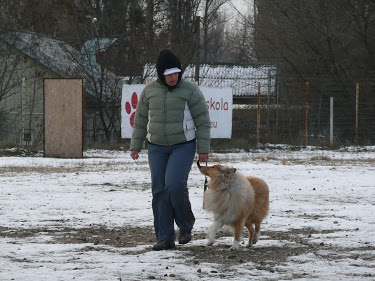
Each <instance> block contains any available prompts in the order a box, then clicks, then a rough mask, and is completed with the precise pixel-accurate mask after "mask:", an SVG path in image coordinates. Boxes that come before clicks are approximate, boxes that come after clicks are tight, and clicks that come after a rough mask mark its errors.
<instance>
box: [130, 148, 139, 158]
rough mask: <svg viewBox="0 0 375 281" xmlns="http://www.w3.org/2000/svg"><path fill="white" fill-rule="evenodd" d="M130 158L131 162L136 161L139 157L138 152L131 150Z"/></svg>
mask: <svg viewBox="0 0 375 281" xmlns="http://www.w3.org/2000/svg"><path fill="white" fill-rule="evenodd" d="M130 157H131V158H132V159H133V160H136V159H138V157H139V155H138V151H136V150H132V151H131V152H130Z"/></svg>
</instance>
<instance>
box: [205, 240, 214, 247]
mask: <svg viewBox="0 0 375 281" xmlns="http://www.w3.org/2000/svg"><path fill="white" fill-rule="evenodd" d="M214 243H215V239H208V242H207V245H208V246H212V245H213V244H214Z"/></svg>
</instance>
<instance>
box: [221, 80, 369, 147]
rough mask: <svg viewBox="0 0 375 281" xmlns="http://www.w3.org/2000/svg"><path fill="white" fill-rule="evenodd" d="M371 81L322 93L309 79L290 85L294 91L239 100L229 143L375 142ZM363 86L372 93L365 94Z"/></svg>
mask: <svg viewBox="0 0 375 281" xmlns="http://www.w3.org/2000/svg"><path fill="white" fill-rule="evenodd" d="M361 85H362V86H361ZM369 86H371V85H370V84H367V85H366V83H363V84H360V83H357V84H353V85H352V87H351V89H352V91H351V93H350V92H340V91H338V90H337V89H335V88H334V89H327V88H326V89H325V91H319V92H318V91H317V90H316V89H311V87H309V84H308V83H306V85H303V87H302V86H301V87H300V88H296V87H295V88H292V89H289V91H290V92H293V94H289V95H285V96H281V97H272V98H267V97H259V98H254V99H253V100H252V102H251V104H249V105H235V106H234V111H233V132H232V140H230V141H225V142H227V143H228V144H230V145H232V146H234V147H239V148H240V147H242V148H248V147H250V146H253V145H255V144H265V143H279V144H280V143H283V144H291V145H298V146H306V145H323V146H325V145H328V146H337V145H355V144H358V145H371V144H374V143H375V96H374V95H371V94H367V93H368V89H366V88H368V87H369ZM362 88H363V89H364V92H365V93H366V92H367V93H366V94H363V95H361V89H362ZM216 143H217V144H218V142H216Z"/></svg>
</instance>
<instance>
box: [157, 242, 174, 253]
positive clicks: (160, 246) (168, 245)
mask: <svg viewBox="0 0 375 281" xmlns="http://www.w3.org/2000/svg"><path fill="white" fill-rule="evenodd" d="M175 247H176V245H175V244H174V241H166V240H161V241H158V243H156V244H155V245H154V246H153V247H152V249H153V250H154V251H161V250H169V249H174V248H175Z"/></svg>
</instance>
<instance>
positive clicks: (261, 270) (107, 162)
mask: <svg viewBox="0 0 375 281" xmlns="http://www.w3.org/2000/svg"><path fill="white" fill-rule="evenodd" d="M216 163H220V164H227V165H231V166H234V167H236V168H237V169H239V170H240V171H241V172H242V173H243V174H246V175H254V176H258V177H261V178H263V179H265V180H266V182H267V183H268V185H269V187H270V213H269V216H268V217H267V219H266V220H265V221H264V223H263V225H262V232H261V235H260V241H259V242H258V243H257V244H256V245H255V246H254V247H253V248H252V249H246V248H245V247H244V245H242V244H241V245H240V250H239V252H237V253H233V252H230V251H229V247H228V246H229V245H230V244H231V243H232V237H231V236H230V234H228V235H223V236H222V237H219V239H218V240H217V243H216V244H215V245H214V246H211V247H208V246H207V247H206V246H205V245H206V242H207V240H206V239H205V238H204V235H203V233H205V232H206V230H207V228H208V227H209V225H210V223H211V214H209V213H206V212H205V211H204V210H202V195H203V182H204V176H203V175H202V174H200V173H199V172H198V169H197V167H196V166H195V165H194V166H193V167H192V171H191V173H190V178H189V190H190V199H191V202H192V206H193V211H194V214H195V216H196V224H195V228H194V234H195V236H194V237H193V241H192V242H191V243H189V244H187V245H182V246H180V245H178V244H177V248H176V249H175V250H172V251H161V252H154V251H152V250H151V246H152V245H153V243H154V240H153V239H154V237H153V233H152V231H150V237H149V238H148V239H144V241H143V242H142V240H141V239H139V237H132V234H131V232H130V234H129V237H128V239H129V241H130V240H134V241H138V243H137V245H135V246H134V245H133V246H130V247H129V246H123V247H119V246H113V245H111V243H110V241H109V243H107V244H102V243H93V242H92V241H91V240H87V241H81V242H80V243H63V242H61V240H59V239H57V236H56V233H59V234H64V235H65V236H69V235H70V234H71V235H74V232H77V231H80V230H83V229H84V230H87V229H90V228H95V229H97V228H103V229H107V230H108V231H109V232H110V231H118V230H121V229H122V230H125V229H129V228H131V229H151V227H152V221H153V217H152V210H151V191H150V179H149V177H150V175H149V170H148V163H147V152H146V151H143V152H141V154H140V159H139V160H137V161H133V160H131V159H130V156H129V153H128V152H127V151H108V150H107V151H104V150H89V151H85V153H84V158H83V159H56V158H43V157H41V156H34V157H27V156H24V157H21V156H18V157H0V280H2V281H5V280H33V281H35V280H144V279H156V280H197V279H201V280H375V147H364V148H358V147H350V148H346V149H342V150H336V151H332V150H319V149H316V148H313V147H309V148H304V149H300V150H292V149H289V148H283V147H281V148H280V147H278V148H276V147H271V148H268V149H262V150H254V151H251V152H237V153H225V154H218V153H213V154H212V155H211V159H210V162H209V164H216ZM109 232H108V233H109ZM69 233H70V234H69ZM137 233H138V232H136V231H135V232H134V234H133V235H137ZM146 233H147V232H146ZM111 237H112V236H111ZM246 237H247V233H246V232H245V234H244V239H245V238H246ZM123 238H124V237H121V239H123ZM137 238H138V239H137ZM108 239H111V238H110V237H109V236H108ZM198 252H199V254H200V255H202V254H204V253H205V252H207V253H209V254H208V255H207V257H205V258H204V259H199V257H198ZM217 253H220V255H221V256H222V257H223V259H224V258H226V259H227V260H228V261H229V260H230V262H228V263H226V262H223V260H222V259H221V260H220V261H219V260H218V256H217ZM272 253H274V254H275V253H280V254H276V257H273V258H267V257H271V256H272ZM281 254H285V256H283V257H282V258H281V257H280V258H278V255H281ZM210 256H211V257H212V258H211V259H210ZM239 257H240V259H239Z"/></svg>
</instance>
